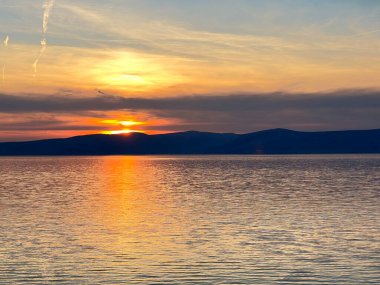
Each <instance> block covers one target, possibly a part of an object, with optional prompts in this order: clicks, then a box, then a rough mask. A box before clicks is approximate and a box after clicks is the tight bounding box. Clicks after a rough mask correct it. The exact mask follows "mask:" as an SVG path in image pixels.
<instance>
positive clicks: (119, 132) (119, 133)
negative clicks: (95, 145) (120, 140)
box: [102, 130, 135, 135]
mask: <svg viewBox="0 0 380 285" xmlns="http://www.w3.org/2000/svg"><path fill="white" fill-rule="evenodd" d="M130 133H135V131H132V130H120V131H104V132H102V134H103V135H125V134H130Z"/></svg>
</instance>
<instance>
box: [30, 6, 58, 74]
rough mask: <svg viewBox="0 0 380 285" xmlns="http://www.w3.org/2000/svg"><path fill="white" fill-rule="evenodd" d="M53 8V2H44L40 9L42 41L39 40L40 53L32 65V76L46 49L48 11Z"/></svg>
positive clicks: (35, 72)
mask: <svg viewBox="0 0 380 285" xmlns="http://www.w3.org/2000/svg"><path fill="white" fill-rule="evenodd" d="M53 6H54V0H45V2H44V4H43V5H42V8H43V9H44V15H43V19H42V39H41V49H40V52H39V54H38V56H37V58H36V60H35V61H34V63H33V68H34V76H36V75H37V65H38V62H39V61H40V59H41V57H42V55H43V54H44V52H45V50H46V48H47V40H46V33H47V31H48V24H49V17H50V11H51V9H52V8H53Z"/></svg>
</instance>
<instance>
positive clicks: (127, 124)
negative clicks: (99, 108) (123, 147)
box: [101, 120, 144, 135]
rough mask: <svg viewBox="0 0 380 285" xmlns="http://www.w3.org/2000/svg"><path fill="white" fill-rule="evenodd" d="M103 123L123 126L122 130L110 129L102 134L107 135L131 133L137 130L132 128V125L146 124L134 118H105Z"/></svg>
mask: <svg viewBox="0 0 380 285" xmlns="http://www.w3.org/2000/svg"><path fill="white" fill-rule="evenodd" d="M101 123H103V124H107V125H113V126H115V127H121V128H122V130H108V131H104V132H102V134H105V135H121V134H130V133H133V132H136V130H132V129H130V127H134V126H140V125H144V123H143V122H137V121H133V120H126V121H124V120H103V121H101Z"/></svg>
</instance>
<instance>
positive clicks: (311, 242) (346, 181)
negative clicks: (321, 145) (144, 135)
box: [0, 155, 380, 285]
mask: <svg viewBox="0 0 380 285" xmlns="http://www.w3.org/2000/svg"><path fill="white" fill-rule="evenodd" d="M0 284H28V285H33V284H68V285H76V284H90V285H95V284H110V285H111V284H112V285H115V284H189V285H190V284H254V285H260V284H262V285H264V284H265V285H266V284H289V285H290V284H292V285H293V284H304V285H313V284H330V285H338V284H342V285H348V284H351V285H359V284H366V285H369V284H377V285H378V284H380V156H379V155H326V156H324V155H306V156H305V155H298V156H297V155H295V156H99V157H3V158H0Z"/></svg>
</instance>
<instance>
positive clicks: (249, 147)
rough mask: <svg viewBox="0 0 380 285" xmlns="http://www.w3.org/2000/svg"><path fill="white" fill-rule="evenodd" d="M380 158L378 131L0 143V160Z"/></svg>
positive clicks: (129, 136)
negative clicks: (200, 156) (75, 157)
mask: <svg viewBox="0 0 380 285" xmlns="http://www.w3.org/2000/svg"><path fill="white" fill-rule="evenodd" d="M349 153H363V154H365V153H380V129H375V130H358V131H328V132H299V131H293V130H287V129H271V130H265V131H259V132H253V133H248V134H233V133H208V132H197V131H187V132H179V133H170V134H161V135H147V134H143V133H130V134H127V135H100V134H96V135H85V136H77V137H71V138H65V139H48V140H38V141H28V142H3V143H0V156H23V155H25V156H29V155H36V156H37V155H192V154H349Z"/></svg>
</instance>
